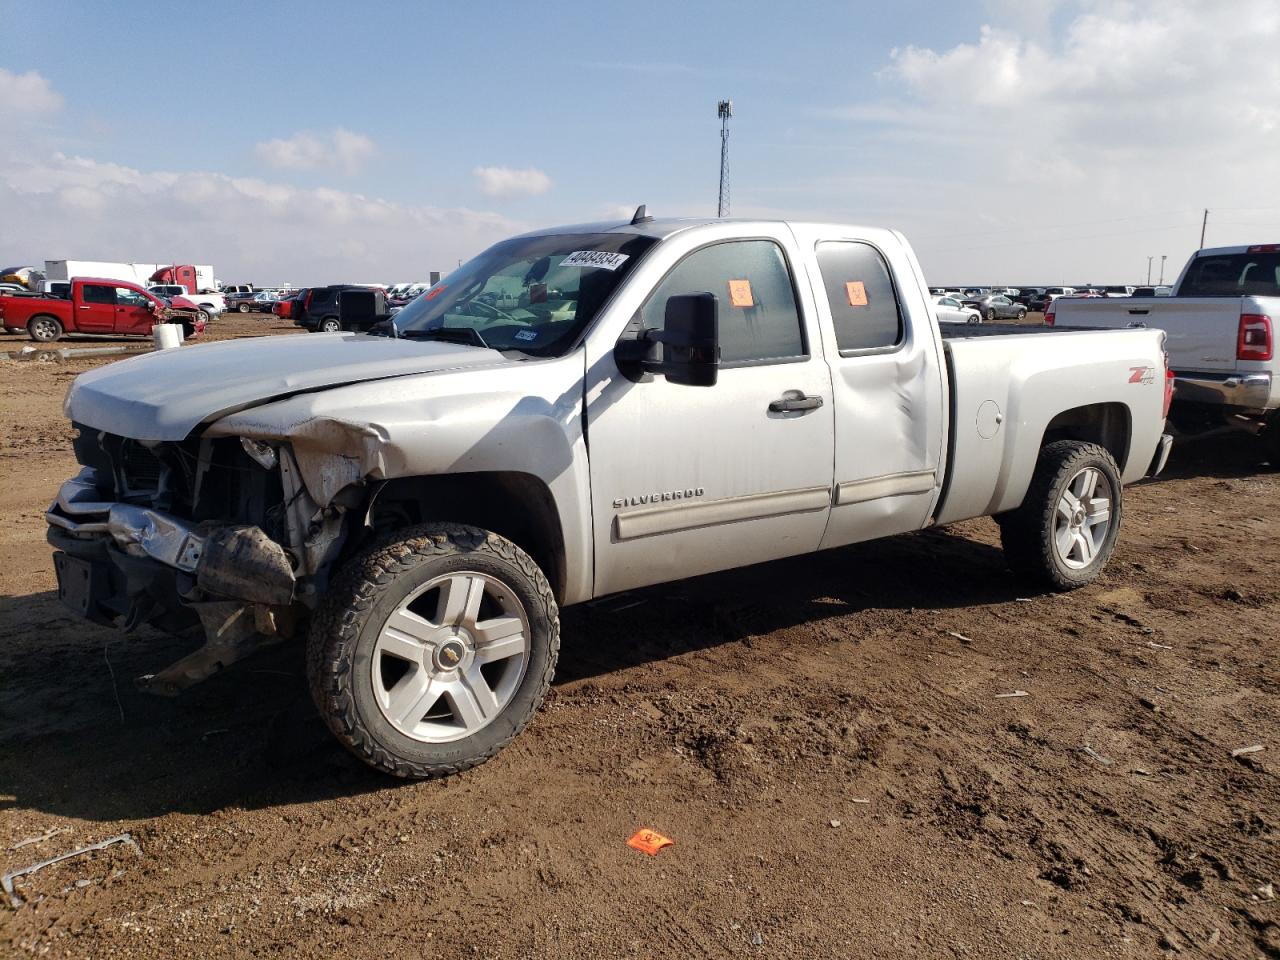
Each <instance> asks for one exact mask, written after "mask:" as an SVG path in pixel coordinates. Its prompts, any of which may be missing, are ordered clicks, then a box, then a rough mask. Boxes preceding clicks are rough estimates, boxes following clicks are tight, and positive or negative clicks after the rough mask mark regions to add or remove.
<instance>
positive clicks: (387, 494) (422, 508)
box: [365, 471, 567, 602]
mask: <svg viewBox="0 0 1280 960" xmlns="http://www.w3.org/2000/svg"><path fill="white" fill-rule="evenodd" d="M436 522H444V523H460V524H465V525H468V526H472V527H478V528H480V529H482V530H488V531H490V532H491V533H496V534H498V535H499V536H501V537H504V538H506V539H507V540H510V541H511V542H512V543H514V544H515V545H516V546H518V547H519V548H520V549H521V550H523V551H524V552H525V553H527V554H528V555H529V556H530V557H532V558H533V561H534V562H535V563H536V564H537V565H538V566H539V568H541V570H542V572H543V573H544V574H545V576H546V578H547V580H548V581H549V582H550V584H551V588H552V590H553V592H554V594H555V597H556V600H557V602H563V599H564V588H565V583H566V580H567V573H566V557H565V546H564V528H563V525H562V523H561V520H560V512H559V510H558V508H557V507H556V502H555V498H554V496H553V495H552V493H551V490H550V488H549V487H548V486H547V484H546V483H544V482H543V481H542V480H541V479H540V478H539V477H536V476H534V475H533V474H530V473H523V472H518V471H492V472H482V473H455V474H443V475H439V476H419V477H397V478H395V479H392V480H387V481H384V482H382V483H380V484H379V485H378V486H377V487H376V488H375V489H374V490H373V491H372V492H371V494H370V496H369V500H368V503H367V506H366V515H365V523H366V530H367V531H368V533H369V534H371V535H372V536H374V537H377V538H385V537H387V536H390V535H392V534H394V533H395V532H396V531H397V530H401V529H404V528H406V527H411V526H415V525H418V524H422V523H436Z"/></svg>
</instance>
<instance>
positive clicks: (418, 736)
mask: <svg viewBox="0 0 1280 960" xmlns="http://www.w3.org/2000/svg"><path fill="white" fill-rule="evenodd" d="M529 635H530V628H529V618H528V615H527V614H526V613H525V610H524V606H523V605H522V604H521V602H520V600H519V599H518V598H517V597H516V595H515V593H513V592H512V591H511V590H509V589H508V588H507V587H506V586H505V585H504V584H503V583H501V582H500V581H498V580H496V579H494V578H492V577H489V576H487V575H485V574H483V573H475V572H472V571H457V572H453V573H448V574H445V575H444V576H440V577H436V578H435V579H434V580H430V581H428V582H427V583H425V584H423V586H421V587H420V588H418V589H417V590H415V591H414V592H413V593H412V594H410V595H409V596H408V597H407V598H405V600H403V601H402V602H401V603H400V605H399V606H398V607H397V608H396V610H395V611H394V612H393V613H392V614H391V616H389V617H388V618H387V621H386V623H384V624H383V626H382V630H381V632H380V633H379V634H378V640H377V643H376V644H375V646H374V650H373V660H372V663H371V665H370V666H371V670H372V674H373V676H372V679H373V691H374V695H375V697H376V698H377V702H378V707H379V709H380V710H381V711H382V715H383V717H385V718H386V720H387V722H388V723H390V724H391V725H392V726H393V727H395V728H396V730H398V731H399V732H400V733H402V734H404V735H405V736H406V737H411V738H413V739H414V740H421V741H423V742H425V743H448V742H450V741H453V740H460V739H462V738H463V737H468V736H470V735H471V734H473V733H475V732H476V731H477V730H480V729H482V728H484V727H486V726H488V725H489V724H490V723H491V722H492V721H493V720H494V719H495V718H496V717H497V716H498V715H499V714H500V713H501V712H502V710H503V708H504V707H506V705H507V703H508V702H510V700H511V698H512V697H513V696H514V695H515V692H516V690H517V689H518V688H519V686H520V681H521V680H522V679H523V678H524V673H525V670H526V668H527V665H528V661H529Z"/></svg>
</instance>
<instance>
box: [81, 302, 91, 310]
mask: <svg viewBox="0 0 1280 960" xmlns="http://www.w3.org/2000/svg"><path fill="white" fill-rule="evenodd" d="M80 309H81V310H88V309H89V308H88V307H86V306H85V305H84V304H83V303H82V304H80Z"/></svg>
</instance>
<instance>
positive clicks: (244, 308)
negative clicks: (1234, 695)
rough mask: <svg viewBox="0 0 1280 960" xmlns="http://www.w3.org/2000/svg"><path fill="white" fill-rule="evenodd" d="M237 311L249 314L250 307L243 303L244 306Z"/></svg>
mask: <svg viewBox="0 0 1280 960" xmlns="http://www.w3.org/2000/svg"><path fill="white" fill-rule="evenodd" d="M237 309H238V310H239V311H240V312H241V313H248V312H249V305H248V304H247V303H242V304H240V306H239V307H238V308H237Z"/></svg>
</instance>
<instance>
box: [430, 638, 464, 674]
mask: <svg viewBox="0 0 1280 960" xmlns="http://www.w3.org/2000/svg"><path fill="white" fill-rule="evenodd" d="M466 655H467V645H466V644H465V643H463V642H462V641H461V640H460V639H458V638H457V637H455V638H453V639H452V640H446V641H445V642H444V643H442V644H440V646H439V647H437V648H436V666H438V667H439V668H440V669H441V670H456V669H458V667H459V666H460V665H461V664H462V661H463V658H465V657H466Z"/></svg>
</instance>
